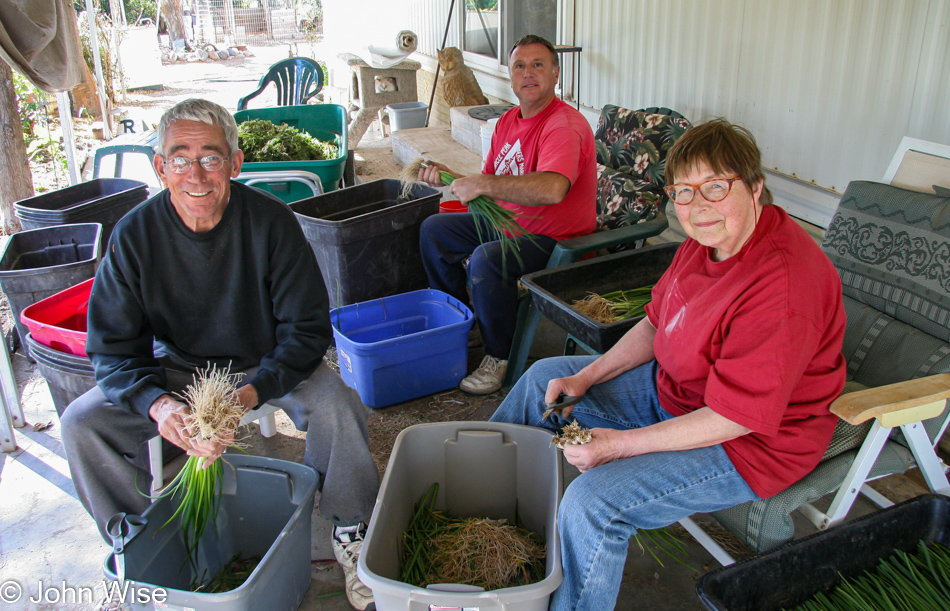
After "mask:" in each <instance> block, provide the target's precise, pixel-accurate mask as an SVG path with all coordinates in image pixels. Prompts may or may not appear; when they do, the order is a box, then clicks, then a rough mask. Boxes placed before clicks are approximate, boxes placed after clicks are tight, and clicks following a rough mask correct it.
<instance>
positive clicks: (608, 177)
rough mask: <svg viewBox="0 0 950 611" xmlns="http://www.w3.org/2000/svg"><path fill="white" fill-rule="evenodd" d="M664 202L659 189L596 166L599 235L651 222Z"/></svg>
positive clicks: (599, 165) (662, 194) (626, 175)
mask: <svg viewBox="0 0 950 611" xmlns="http://www.w3.org/2000/svg"><path fill="white" fill-rule="evenodd" d="M664 199H665V194H664V193H663V190H662V189H661V188H659V187H658V186H657V185H655V184H653V183H651V182H647V181H644V180H639V179H636V178H634V177H633V176H631V175H630V174H625V173H623V172H620V171H618V170H614V169H613V168H608V167H606V166H604V165H601V164H599V163H598V164H597V231H606V230H608V229H617V228H618V227H624V226H626V225H636V224H637V223H639V222H640V221H649V220H652V219H654V218H656V215H657V211H658V210H659V207H660V205H661V204H663V203H664Z"/></svg>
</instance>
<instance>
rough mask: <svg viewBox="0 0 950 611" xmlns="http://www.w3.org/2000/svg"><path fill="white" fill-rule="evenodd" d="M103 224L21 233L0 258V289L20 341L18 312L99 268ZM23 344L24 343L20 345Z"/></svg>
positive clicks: (22, 332)
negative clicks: (5, 297)
mask: <svg viewBox="0 0 950 611" xmlns="http://www.w3.org/2000/svg"><path fill="white" fill-rule="evenodd" d="M101 244H102V225H100V224H98V223H75V224H69V225H57V226H55V227H45V228H42V229H33V230H29V231H20V232H18V233H15V234H13V235H12V236H10V238H9V239H8V240H7V245H6V248H4V250H3V255H2V256H0V288H2V289H3V293H4V294H5V295H6V296H7V301H8V302H9V303H10V311H11V312H12V314H13V319H14V320H15V321H16V328H17V331H18V333H19V334H20V339H21V340H22V339H23V338H24V337H26V333H27V331H28V329H27V327H26V324H25V323H24V322H23V321H21V320H20V313H21V312H22V311H23V310H24V309H25V308H26V307H27V306H30V305H33V304H34V303H36V302H37V301H39V300H41V299H45V298H47V297H49V296H51V295H55V294H56V293H58V292H60V291H63V290H65V289H68V288H69V287H71V286H75V285H77V284H79V283H80V282H82V281H83V280H88V279H89V278H92V277H93V276H94V275H95V273H96V268H97V267H98V265H99V257H100V253H101ZM23 345H24V346H25V345H26V344H25V343H24V344H23Z"/></svg>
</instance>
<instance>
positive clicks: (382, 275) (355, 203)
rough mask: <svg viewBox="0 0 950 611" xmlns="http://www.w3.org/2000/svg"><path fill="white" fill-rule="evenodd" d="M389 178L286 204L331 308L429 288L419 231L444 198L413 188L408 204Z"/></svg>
mask: <svg viewBox="0 0 950 611" xmlns="http://www.w3.org/2000/svg"><path fill="white" fill-rule="evenodd" d="M401 190H402V185H401V183H400V182H399V181H398V180H396V179H392V178H384V179H380V180H374V181H371V182H367V183H364V184H361V185H357V186H355V187H347V188H345V189H338V190H336V191H331V192H329V193H324V194H323V195H315V196H314V197H310V198H307V199H302V200H299V201H296V202H293V203H291V204H290V209H291V210H293V211H294V213H295V214H296V215H297V221H298V222H299V223H300V227H301V228H302V229H303V233H304V235H305V236H306V237H307V242H308V243H309V244H310V248H312V249H313V252H314V254H315V255H316V257H317V264H318V265H319V266H320V272H321V273H322V274H323V281H324V283H325V284H326V286H327V293H329V296H330V306H331V307H334V308H335V307H340V306H344V305H349V304H351V303H360V302H363V301H371V300H373V299H379V298H381V297H389V296H391V295H399V294H401V293H408V292H410V291H414V290H417V289H424V288H428V286H429V279H428V277H427V276H426V271H425V268H424V267H423V266H422V253H421V252H419V227H420V226H421V225H422V221H424V220H425V219H426V217H428V216H431V215H433V214H438V213H439V200H440V199H441V197H442V194H441V193H439V192H438V191H437V190H435V189H433V188H432V187H429V186H427V185H415V186H413V188H412V191H410V193H409V197H408V199H407V200H406V201H401V200H400V197H399V195H400V191H401Z"/></svg>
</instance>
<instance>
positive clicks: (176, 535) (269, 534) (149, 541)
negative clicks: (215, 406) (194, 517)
mask: <svg viewBox="0 0 950 611" xmlns="http://www.w3.org/2000/svg"><path fill="white" fill-rule="evenodd" d="M223 460H225V461H226V462H227V464H226V465H225V467H224V469H223V470H222V478H221V482H220V486H221V505H220V506H219V508H218V513H217V519H216V521H215V527H214V528H208V529H207V530H206V531H205V533H204V535H202V537H201V541H200V542H199V544H198V550H199V559H198V569H197V570H198V574H199V575H200V574H205V575H206V578H210V577H213V576H215V575H217V574H218V572H219V571H220V570H221V568H222V566H224V563H225V562H227V561H228V560H229V559H230V558H232V557H233V556H234V555H235V554H238V553H240V554H242V556H243V557H247V556H254V555H256V556H260V557H261V560H260V562H259V563H258V565H257V567H256V568H255V569H254V571H253V572H252V573H251V575H250V576H249V577H248V578H247V580H246V581H245V582H244V583H243V584H242V585H240V586H239V587H237V588H235V589H233V590H229V591H227V592H220V593H205V592H192V591H190V584H191V582H192V579H193V578H194V576H195V572H194V571H195V569H194V568H193V567H192V566H191V564H190V563H189V562H187V560H186V552H185V547H184V543H183V541H182V537H181V528H180V527H179V526H177V525H176V524H175V522H172V524H170V525H169V526H168V527H167V528H161V527H162V525H163V524H165V522H167V521H168V519H169V518H170V517H171V516H172V514H173V513H174V510H175V509H176V507H177V503H176V502H174V501H173V500H172V499H171V498H169V497H162V498H160V499H158V500H157V501H155V502H154V503H152V504H151V505H150V506H149V508H148V509H146V510H145V512H144V513H143V514H142V517H144V518H145V519H146V520H147V521H148V523H147V525H146V528H145V530H144V531H142V532H141V533H140V534H139V535H138V536H137V537H136V538H135V539H134V540H131V541H130V542H128V543H127V544H126V546H125V576H126V579H127V580H130V581H131V582H132V583H131V584H130V585H131V586H132V587H133V588H135V594H136V597H137V600H142V599H145V600H146V601H147V602H145V603H136V604H132V609H134V610H136V611H140V610H143V609H188V608H191V609H200V610H201V611H262V610H265V609H266V610H267V611H294V610H295V609H297V608H298V607H299V606H300V602H301V601H302V600H303V597H304V594H305V593H306V592H307V588H309V587H310V543H311V536H310V526H311V517H312V515H313V498H314V495H315V494H316V492H317V484H318V482H319V480H320V476H319V474H317V472H316V470H314V469H313V468H311V467H308V466H307V465H302V464H299V463H295V462H290V461H287V460H280V459H276V458H267V457H264V456H247V455H244V454H238V453H235V454H231V453H228V454H225V455H224V456H223ZM176 521H177V518H176ZM103 572H104V574H105V576H106V578H107V579H111V580H113V581H114V580H116V573H115V561H114V555H113V554H112V553H110V554H109V555H108V556H107V557H106V560H105V563H104V566H103ZM143 590H144V592H143ZM160 590H163V591H164V593H165V595H166V597H165V600H164V601H156V598H158V597H155V596H154V595H155V594H158V593H159V591H160ZM129 596H131V594H130V595H129ZM156 602H157V604H153V603H156Z"/></svg>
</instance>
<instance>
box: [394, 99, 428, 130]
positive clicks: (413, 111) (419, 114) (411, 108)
mask: <svg viewBox="0 0 950 611" xmlns="http://www.w3.org/2000/svg"><path fill="white" fill-rule="evenodd" d="M428 109H429V107H428V105H426V103H425V102H403V103H401V104H388V105H387V106H386V112H387V113H389V122H390V125H391V126H392V129H393V131H394V132H395V131H399V130H401V129H415V128H417V127H425V126H426V111H427V110H428Z"/></svg>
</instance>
